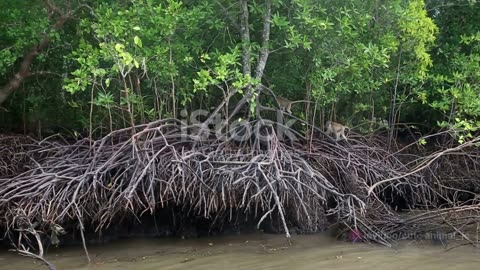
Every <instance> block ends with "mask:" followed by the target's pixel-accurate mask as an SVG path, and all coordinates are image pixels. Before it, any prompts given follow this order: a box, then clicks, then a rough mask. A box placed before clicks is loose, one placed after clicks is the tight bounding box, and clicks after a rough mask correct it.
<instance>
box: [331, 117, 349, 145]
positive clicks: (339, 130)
mask: <svg viewBox="0 0 480 270" xmlns="http://www.w3.org/2000/svg"><path fill="white" fill-rule="evenodd" d="M345 129H349V130H350V128H349V127H347V126H344V125H342V124H339V123H335V122H332V121H330V120H329V121H327V131H326V133H327V134H328V135H329V134H335V141H337V142H338V141H339V140H340V139H341V138H343V139H345V141H347V137H346V136H345Z"/></svg>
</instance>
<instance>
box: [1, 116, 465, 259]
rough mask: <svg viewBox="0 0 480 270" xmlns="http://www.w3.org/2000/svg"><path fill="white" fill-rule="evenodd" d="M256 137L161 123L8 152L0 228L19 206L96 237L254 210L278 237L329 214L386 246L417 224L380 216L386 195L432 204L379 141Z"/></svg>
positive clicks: (315, 224) (388, 213)
mask: <svg viewBox="0 0 480 270" xmlns="http://www.w3.org/2000/svg"><path fill="white" fill-rule="evenodd" d="M265 130H267V133H268V136H269V139H268V140H266V141H260V140H259V139H258V137H255V136H252V138H250V139H249V140H248V141H247V142H238V141H235V140H233V139H232V138H231V137H229V136H218V135H219V134H218V132H215V131H212V130H209V129H206V128H205V127H204V126H200V127H199V126H195V125H192V126H187V125H183V124H182V123H181V122H180V121H179V120H175V119H164V120H158V121H155V122H152V123H149V124H143V125H138V126H135V127H133V128H125V129H121V130H117V131H113V132H111V133H110V134H108V135H107V136H105V137H103V138H101V139H99V140H95V141H90V140H89V139H82V140H79V141H77V142H76V143H73V144H68V143H66V142H64V141H63V140H59V138H57V137H53V138H49V139H46V140H43V141H41V142H37V141H34V142H33V141H31V142H30V144H31V146H30V147H29V148H28V149H25V150H22V151H17V153H15V149H17V150H18V148H12V147H11V148H9V150H6V151H5V152H4V153H6V154H7V155H9V157H13V158H14V159H15V158H18V159H21V161H22V164H23V166H24V168H22V169H18V168H14V167H12V164H11V163H8V160H5V159H0V170H3V172H6V173H3V175H8V177H0V221H1V223H2V224H5V225H4V227H3V228H2V229H3V230H5V231H7V233H8V231H10V230H12V228H13V227H14V226H13V225H12V221H13V220H15V215H16V213H18V209H21V211H22V213H24V214H25V216H26V217H27V219H28V220H29V221H30V222H32V223H33V222H39V223H41V224H66V223H69V222H70V223H71V222H76V223H78V224H80V223H81V229H82V233H83V228H84V226H85V224H87V225H89V226H93V227H94V228H96V229H97V230H101V229H104V228H107V227H109V226H110V224H111V222H112V220H114V219H115V218H117V217H121V216H125V215H134V216H140V215H142V214H145V213H152V214H153V213H154V212H155V210H156V209H159V208H164V207H167V206H172V205H179V206H182V207H183V208H184V209H185V208H188V209H189V211H190V212H191V213H194V214H195V215H197V216H202V217H204V218H207V219H211V220H212V221H213V220H216V218H217V217H218V216H219V215H221V214H222V213H223V212H224V211H228V209H238V210H240V211H243V212H246V213H247V212H248V213H255V214H256V215H258V218H259V221H260V222H262V221H263V220H264V219H265V218H266V217H267V216H270V215H271V214H272V213H276V214H278V215H277V216H278V217H280V219H281V226H282V228H283V230H284V232H285V234H286V235H287V236H289V235H290V234H289V227H288V226H290V225H289V224H297V225H298V226H301V227H302V229H304V230H305V231H319V230H323V229H325V226H323V227H322V225H321V224H323V223H324V219H325V216H328V215H329V216H335V217H336V218H337V220H339V221H341V222H344V223H345V224H348V225H349V226H351V227H352V228H354V229H355V230H360V231H362V232H363V233H364V235H363V240H366V241H369V240H372V241H376V242H380V243H383V244H386V245H389V242H390V241H391V240H392V239H390V235H391V234H392V233H395V232H400V231H405V230H409V229H411V228H412V227H413V225H412V224H414V223H419V222H420V220H419V219H417V220H415V219H410V220H406V219H402V218H401V217H400V216H399V215H398V214H396V213H395V212H394V211H393V210H392V209H390V207H389V206H388V205H387V204H386V203H385V202H384V201H383V200H384V199H383V198H384V196H383V195H384V193H385V192H386V189H387V188H389V189H392V190H394V191H396V192H398V193H402V192H409V193H410V194H409V195H408V197H409V198H411V199H412V200H414V201H415V202H418V203H423V204H424V205H428V204H431V203H432V202H434V201H435V199H436V198H437V196H441V195H442V192H441V191H439V190H438V189H436V188H433V184H432V182H431V178H430V177H426V173H425V172H424V171H415V172H414V173H411V170H409V165H408V164H407V163H406V162H404V161H401V157H402V156H401V153H400V154H395V155H394V154H391V153H389V152H387V150H386V149H385V147H384V145H385V144H384V142H383V141H382V139H381V138H376V137H370V138H368V139H367V138H364V137H362V136H360V135H355V134H351V135H349V137H350V138H349V141H348V142H332V141H331V140H329V139H326V140H320V139H311V138H310V139H309V140H305V139H302V138H300V139H299V141H293V142H292V141H288V140H285V139H283V138H281V137H280V136H277V134H276V133H275V132H273V131H268V130H269V129H268V128H266V129H265ZM132 134H133V135H132ZM1 142H2V140H1V139H0V143H1ZM307 142H308V143H307ZM19 153H20V154H19ZM440 160H441V159H437V160H435V162H439V161H440ZM426 171H427V172H428V170H426ZM393 178H395V179H398V180H397V181H391V182H388V183H386V184H384V185H379V186H378V187H377V188H376V189H375V190H374V192H372V193H371V194H368V191H369V187H371V186H375V184H376V183H381V181H382V180H384V179H393ZM431 215H432V216H435V214H434V213H432V214H431ZM439 215H440V214H439ZM437 216H438V215H437ZM455 224H457V223H455ZM85 250H86V247H85ZM86 252H87V251H86Z"/></svg>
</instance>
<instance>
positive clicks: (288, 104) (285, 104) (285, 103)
mask: <svg viewBox="0 0 480 270" xmlns="http://www.w3.org/2000/svg"><path fill="white" fill-rule="evenodd" d="M275 99H276V100H277V102H278V104H279V105H280V109H281V110H283V111H285V112H288V113H289V114H291V113H292V104H294V103H298V102H309V103H311V102H312V101H308V100H303V99H302V100H296V101H290V100H288V99H286V98H284V97H281V96H277V97H276V98H275Z"/></svg>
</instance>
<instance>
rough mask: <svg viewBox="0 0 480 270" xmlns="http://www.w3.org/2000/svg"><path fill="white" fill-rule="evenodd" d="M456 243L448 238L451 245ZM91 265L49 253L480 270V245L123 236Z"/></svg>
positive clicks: (140, 267)
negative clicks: (88, 260) (392, 244)
mask: <svg viewBox="0 0 480 270" xmlns="http://www.w3.org/2000/svg"><path fill="white" fill-rule="evenodd" d="M455 244H456V243H449V245H450V247H452V246H454V245H455ZM88 250H89V253H90V256H91V258H92V262H91V264H88V263H87V261H86V257H85V255H84V253H83V249H82V248H81V247H74V248H59V249H55V248H50V249H49V251H48V255H47V258H48V259H49V260H50V261H51V262H52V263H54V264H55V265H56V266H57V268H58V269H59V270H62V269H65V270H66V269H71V270H73V269H75V270H77V269H78V270H80V269H98V270H113V269H133V270H150V269H152V270H153V269H189V270H194V269H208V270H216V269H219V270H220V269H276V270H278V269H294V270H300V269H356V270H360V269H369V270H370V269H388V270H396V269H424V270H426V269H432V270H434V269H435V270H436V269H480V256H479V255H480V249H477V248H473V247H471V246H460V247H457V248H454V249H451V250H450V251H446V250H445V248H444V247H443V246H441V245H432V244H431V243H429V242H424V243H421V242H408V241H402V242H400V243H397V244H395V246H394V247H393V248H387V247H383V246H380V245H374V244H360V243H355V244H354V243H348V242H340V241H337V240H334V239H333V238H331V237H330V236H327V235H300V236H293V237H292V241H291V243H290V244H289V243H288V242H287V241H286V240H285V238H284V237H283V236H282V235H268V234H251V235H241V236H229V237H211V238H204V239H202V238H200V239H192V240H180V239H178V240H168V239H143V240H121V241H116V242H113V243H110V244H106V245H99V246H90V247H89V249H88ZM0 269H2V270H3V269H5V270H7V269H8V270H10V269H15V270H31V269H32V270H33V269H46V268H45V267H44V266H43V265H41V264H40V263H39V262H34V261H33V260H32V259H30V258H26V257H22V256H19V255H16V254H15V253H13V252H8V251H1V252H0Z"/></svg>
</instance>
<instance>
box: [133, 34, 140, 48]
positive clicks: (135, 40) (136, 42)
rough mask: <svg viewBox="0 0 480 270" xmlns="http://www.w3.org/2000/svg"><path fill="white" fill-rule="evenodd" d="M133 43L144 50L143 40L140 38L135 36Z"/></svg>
mask: <svg viewBox="0 0 480 270" xmlns="http://www.w3.org/2000/svg"><path fill="white" fill-rule="evenodd" d="M133 42H135V45H137V46H138V47H140V48H142V40H141V39H140V38H139V37H138V36H135V37H134V38H133Z"/></svg>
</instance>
